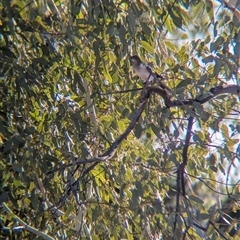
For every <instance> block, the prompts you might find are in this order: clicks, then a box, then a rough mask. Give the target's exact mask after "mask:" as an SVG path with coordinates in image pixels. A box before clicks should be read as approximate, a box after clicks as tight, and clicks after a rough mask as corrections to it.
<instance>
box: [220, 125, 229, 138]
mask: <svg viewBox="0 0 240 240" xmlns="http://www.w3.org/2000/svg"><path fill="white" fill-rule="evenodd" d="M221 132H222V134H223V136H225V137H229V129H228V126H227V125H226V124H222V125H221Z"/></svg>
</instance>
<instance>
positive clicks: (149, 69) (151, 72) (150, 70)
mask: <svg viewBox="0 0 240 240" xmlns="http://www.w3.org/2000/svg"><path fill="white" fill-rule="evenodd" d="M144 65H145V66H146V68H147V70H148V72H149V73H150V74H151V75H153V76H154V77H157V78H160V79H163V76H161V75H160V74H158V73H156V72H154V71H153V70H152V69H151V68H150V67H149V66H148V65H146V64H144Z"/></svg>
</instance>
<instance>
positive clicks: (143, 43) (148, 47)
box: [140, 41, 155, 53]
mask: <svg viewBox="0 0 240 240" xmlns="http://www.w3.org/2000/svg"><path fill="white" fill-rule="evenodd" d="M140 43H141V45H142V46H143V48H144V49H145V50H146V51H148V52H149V53H154V52H155V51H154V48H153V47H152V46H151V45H150V44H149V43H148V42H146V41H140Z"/></svg>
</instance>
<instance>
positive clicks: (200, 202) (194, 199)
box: [189, 195, 204, 204]
mask: <svg viewBox="0 0 240 240" xmlns="http://www.w3.org/2000/svg"><path fill="white" fill-rule="evenodd" d="M189 199H190V200H192V201H194V202H196V203H199V204H204V201H203V200H202V199H200V198H198V197H196V196H193V195H190V196H189Z"/></svg>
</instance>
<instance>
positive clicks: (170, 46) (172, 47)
mask: <svg viewBox="0 0 240 240" xmlns="http://www.w3.org/2000/svg"><path fill="white" fill-rule="evenodd" d="M165 44H166V46H167V48H168V49H169V50H171V51H173V52H176V50H177V49H176V47H175V45H174V44H172V43H171V42H170V41H165Z"/></svg>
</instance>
